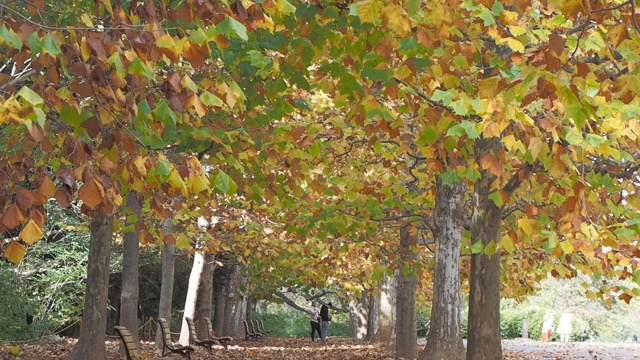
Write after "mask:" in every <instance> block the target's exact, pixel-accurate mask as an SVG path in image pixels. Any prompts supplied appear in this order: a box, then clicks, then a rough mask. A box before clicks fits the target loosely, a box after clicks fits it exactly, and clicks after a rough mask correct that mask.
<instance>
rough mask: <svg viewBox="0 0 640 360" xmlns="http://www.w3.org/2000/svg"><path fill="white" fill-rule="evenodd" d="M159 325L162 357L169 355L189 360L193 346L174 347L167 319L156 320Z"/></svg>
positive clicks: (193, 349)
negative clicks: (176, 355) (177, 355)
mask: <svg viewBox="0 0 640 360" xmlns="http://www.w3.org/2000/svg"><path fill="white" fill-rule="evenodd" d="M158 322H159V323H160V331H162V357H165V356H167V355H169V354H170V353H175V354H179V355H181V356H184V357H186V358H187V360H191V353H192V352H194V351H195V350H196V348H194V347H193V346H190V345H187V346H182V345H174V344H173V341H172V340H171V333H170V332H169V323H167V319H165V318H158Z"/></svg>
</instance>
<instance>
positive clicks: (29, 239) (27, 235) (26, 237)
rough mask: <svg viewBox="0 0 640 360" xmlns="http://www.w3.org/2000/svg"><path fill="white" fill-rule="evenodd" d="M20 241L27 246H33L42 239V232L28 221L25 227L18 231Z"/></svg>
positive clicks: (33, 223)
mask: <svg viewBox="0 0 640 360" xmlns="http://www.w3.org/2000/svg"><path fill="white" fill-rule="evenodd" d="M19 236H20V239H22V241H24V242H25V243H27V244H29V245H33V244H34V243H35V242H36V241H38V240H40V238H41V237H42V230H40V227H39V226H38V225H36V223H35V222H33V220H29V222H28V223H27V225H25V226H24V228H22V231H20V235H19Z"/></svg>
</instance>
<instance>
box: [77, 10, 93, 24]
mask: <svg viewBox="0 0 640 360" xmlns="http://www.w3.org/2000/svg"><path fill="white" fill-rule="evenodd" d="M80 20H82V23H83V24H85V25H87V26H88V27H93V21H91V18H90V17H89V15H88V14H87V13H84V14H82V15H80Z"/></svg>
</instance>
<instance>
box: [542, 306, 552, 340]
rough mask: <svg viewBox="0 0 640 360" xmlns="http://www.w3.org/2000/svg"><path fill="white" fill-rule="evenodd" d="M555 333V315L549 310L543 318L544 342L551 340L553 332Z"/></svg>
mask: <svg viewBox="0 0 640 360" xmlns="http://www.w3.org/2000/svg"><path fill="white" fill-rule="evenodd" d="M552 333H553V315H552V314H551V311H549V310H547V313H546V314H544V317H543V318H542V342H547V341H549V340H551V334H552Z"/></svg>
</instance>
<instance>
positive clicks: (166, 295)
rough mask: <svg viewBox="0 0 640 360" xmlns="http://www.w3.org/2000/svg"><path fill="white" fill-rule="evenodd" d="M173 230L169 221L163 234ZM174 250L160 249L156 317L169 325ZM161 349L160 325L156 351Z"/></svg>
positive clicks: (169, 246)
mask: <svg viewBox="0 0 640 360" xmlns="http://www.w3.org/2000/svg"><path fill="white" fill-rule="evenodd" d="M172 230H173V226H172V225H171V221H170V220H168V221H167V222H166V223H165V232H166V233H167V234H170V233H171V232H172ZM175 256H176V249H175V246H174V245H173V244H165V245H164V246H163V247H162V283H161V285H160V304H159V306H158V317H160V318H165V319H167V322H168V323H169V325H171V304H172V302H173V283H174V279H175V265H176V257H175ZM161 348H162V332H161V331H160V325H158V326H157V328H156V349H161Z"/></svg>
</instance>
